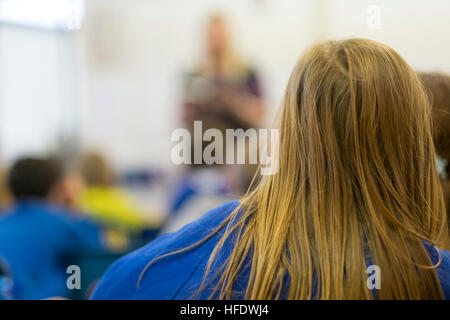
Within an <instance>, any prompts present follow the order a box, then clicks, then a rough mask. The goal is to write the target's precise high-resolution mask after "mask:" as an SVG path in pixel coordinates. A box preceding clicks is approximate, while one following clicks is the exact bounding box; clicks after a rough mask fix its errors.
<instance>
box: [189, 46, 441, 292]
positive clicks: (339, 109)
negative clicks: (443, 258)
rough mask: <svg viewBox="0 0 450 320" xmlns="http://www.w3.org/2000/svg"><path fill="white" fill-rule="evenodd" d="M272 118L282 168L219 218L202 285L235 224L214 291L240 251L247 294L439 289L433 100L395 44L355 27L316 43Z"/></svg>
mask: <svg viewBox="0 0 450 320" xmlns="http://www.w3.org/2000/svg"><path fill="white" fill-rule="evenodd" d="M278 128H279V130H280V153H279V170H278V172H277V173H276V174H274V175H271V176H265V177H263V178H262V179H261V180H260V181H259V182H258V183H257V184H256V186H254V188H253V189H251V191H249V192H248V194H247V195H246V196H245V197H244V198H243V199H242V200H241V202H240V205H239V207H238V208H237V209H236V210H235V211H234V212H233V213H232V214H231V216H230V217H229V218H228V219H227V220H226V221H225V222H224V223H223V224H222V225H221V226H219V228H225V227H226V226H227V225H228V227H226V230H225V233H224V235H223V236H222V237H221V239H220V240H219V243H218V244H217V245H216V247H215V249H214V251H213V253H212V255H211V257H210V259H209V262H208V266H207V270H206V274H205V278H204V279H205V280H204V282H203V284H202V286H201V288H200V290H202V288H204V286H205V281H206V279H207V278H208V276H209V275H212V273H213V269H214V268H213V267H212V266H213V265H214V262H215V261H216V258H217V257H218V255H219V251H220V250H221V249H223V248H224V246H227V245H230V241H227V240H230V237H231V235H232V234H233V237H232V238H233V241H232V242H233V245H234V248H233V249H232V251H231V254H230V255H229V256H228V258H227V260H226V262H225V263H224V264H223V266H222V268H221V269H220V270H219V272H217V273H216V272H214V273H215V274H217V279H216V280H215V282H214V283H215V288H214V290H213V292H212V294H211V298H212V297H217V298H222V299H223V298H226V299H229V298H232V297H233V288H234V285H235V282H236V279H237V278H238V276H239V274H241V271H242V269H243V268H244V261H245V259H246V258H248V257H250V260H251V267H250V275H249V280H248V283H247V286H246V290H245V298H246V299H279V298H288V299H312V298H315V299H373V298H375V297H376V298H380V299H425V298H442V297H443V294H442V289H441V287H440V284H439V281H438V278H437V276H436V272H435V268H436V267H437V266H438V264H439V263H440V261H438V262H437V264H436V265H433V263H432V261H431V259H430V257H429V254H428V252H427V249H426V248H425V246H424V243H423V241H426V242H429V243H430V244H432V245H435V244H437V243H439V242H440V241H443V239H446V235H445V234H444V230H445V229H444V227H445V225H446V224H445V222H446V216H445V208H444V202H443V197H442V192H441V188H440V185H439V180H438V175H437V170H436V163H435V150H434V145H433V140H432V134H431V117H430V104H429V101H428V99H427V96H426V94H425V93H424V90H423V88H422V85H421V83H420V81H419V79H418V76H417V75H416V73H415V72H414V71H413V70H412V69H411V68H410V67H409V66H408V64H407V63H406V62H405V61H404V60H403V59H402V58H401V57H400V56H399V54H397V53H396V52H395V51H394V50H393V49H391V48H389V47H387V46H385V45H382V44H380V43H376V42H373V41H369V40H364V39H350V40H345V41H329V42H326V43H323V44H320V45H318V46H315V47H314V48H312V49H311V50H309V51H308V52H307V53H306V54H305V55H304V56H303V57H302V58H301V59H300V61H299V62H298V63H297V65H296V66H295V68H294V71H293V73H292V75H291V77H290V79H289V83H288V85H287V89H286V93H285V96H284V100H283V103H282V105H281V108H280V110H279V121H278ZM230 223H231V224H232V227H230ZM216 232H217V230H216V231H214V232H213V233H212V234H211V235H210V236H212V235H213V234H215V233H216ZM207 238H208V237H207ZM203 241H205V240H202V241H201V242H203ZM196 245H198V243H197V244H194V245H192V246H189V247H188V248H186V249H190V248H193V247H195V246H196ZM368 259H369V260H370V262H371V263H372V264H375V265H377V266H378V267H379V268H380V271H381V289H380V290H377V291H376V294H374V292H373V291H372V290H371V289H368V288H367V278H368V274H367V262H368ZM439 260H440V259H439Z"/></svg>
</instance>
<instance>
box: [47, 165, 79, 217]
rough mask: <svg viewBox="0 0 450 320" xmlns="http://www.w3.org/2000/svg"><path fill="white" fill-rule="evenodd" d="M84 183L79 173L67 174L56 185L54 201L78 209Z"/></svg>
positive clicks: (53, 193)
mask: <svg viewBox="0 0 450 320" xmlns="http://www.w3.org/2000/svg"><path fill="white" fill-rule="evenodd" d="M83 189H84V183H83V180H82V179H81V177H80V176H79V175H78V174H75V173H70V174H67V175H66V176H65V177H64V178H63V179H61V181H60V182H59V183H58V184H57V185H56V186H55V188H54V190H53V192H52V195H53V200H54V202H56V203H58V204H59V205H62V206H64V207H66V208H69V209H75V210H76V209H78V208H79V202H80V196H81V193H82V192H83Z"/></svg>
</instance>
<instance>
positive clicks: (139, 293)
mask: <svg viewBox="0 0 450 320" xmlns="http://www.w3.org/2000/svg"><path fill="white" fill-rule="evenodd" d="M238 204H239V202H238V201H233V202H229V203H226V204H224V205H222V206H220V207H218V208H216V209H213V210H211V211H209V212H208V213H206V214H205V215H204V216H203V217H202V218H200V219H199V220H196V221H194V222H193V223H191V224H189V225H187V226H185V227H184V228H182V229H181V230H179V231H177V232H175V233H172V234H166V235H163V236H161V237H159V238H158V239H156V240H155V241H153V242H151V243H149V244H148V245H146V246H145V247H143V248H141V249H139V250H137V251H134V252H132V253H130V254H128V255H126V256H125V257H123V258H121V259H119V260H118V261H117V262H115V263H114V264H113V265H112V266H111V267H110V268H109V269H108V271H107V272H106V273H105V275H104V276H103V278H102V280H101V281H100V282H99V284H98V286H97V288H96V289H95V291H94V293H93V295H92V299H100V300H109V299H112V300H114V299H139V300H140V299H142V300H144V299H155V300H170V299H193V298H196V299H207V298H208V297H209V296H210V294H211V293H212V290H213V288H214V287H215V285H214V279H217V278H216V276H215V274H216V273H215V271H214V269H215V268H214V267H213V268H212V271H211V276H210V277H209V278H207V279H206V282H205V283H206V287H205V288H206V289H205V290H204V291H201V292H200V293H199V294H198V288H199V287H200V284H201V283H202V280H203V277H204V272H205V268H206V264H207V262H208V259H209V257H210V255H211V252H212V250H213V248H214V247H215V246H216V244H217V242H218V241H219V239H220V237H221V236H222V235H223V233H224V231H225V230H224V228H222V229H221V231H220V232H218V233H217V234H216V235H214V236H212V237H211V238H210V239H209V240H207V241H206V242H204V243H203V244H201V245H199V246H197V247H195V248H194V249H191V250H189V251H186V252H183V253H179V254H175V255H173V256H168V257H164V258H162V259H161V260H159V261H157V262H156V263H154V264H153V265H152V266H151V267H150V269H148V271H147V272H146V273H144V275H143V277H142V281H141V282H140V286H139V287H138V280H139V277H140V275H141V274H142V271H143V270H144V268H145V267H146V265H147V264H148V263H149V262H150V261H152V259H154V258H155V257H159V256H161V255H163V254H165V253H169V252H172V251H175V250H177V249H182V248H185V247H187V246H189V245H191V244H193V243H196V242H197V241H199V240H201V239H203V238H204V237H205V236H207V235H209V234H210V233H211V232H212V231H213V230H215V228H216V227H218V226H219V225H220V224H221V222H223V221H224V219H226V218H227V217H228V216H229V214H230V213H231V212H232V211H233V210H234V209H235V208H236V207H237V206H238ZM227 241H230V243H229V244H228V245H225V248H224V250H223V251H222V252H220V253H219V254H218V258H217V259H218V260H217V263H216V264H215V265H216V266H221V265H223V264H224V263H225V261H226V258H227V257H228V256H229V254H230V253H231V250H232V248H233V235H232V236H231V237H230V238H229V240H227ZM426 246H427V249H428V251H429V253H430V256H431V259H432V261H433V262H436V261H437V253H436V250H435V249H434V248H432V247H431V246H429V245H426ZM440 253H441V256H442V263H441V265H440V266H439V267H438V268H437V276H438V278H439V280H440V283H441V285H442V288H443V290H444V294H445V296H446V297H448V298H450V252H448V251H440ZM243 265H244V267H243V269H242V272H241V273H240V275H239V277H238V279H237V281H236V282H235V286H234V288H233V296H232V298H233V299H243V298H244V296H245V288H246V284H247V283H248V279H249V271H250V260H249V259H248V258H247V260H246V261H244V264H243Z"/></svg>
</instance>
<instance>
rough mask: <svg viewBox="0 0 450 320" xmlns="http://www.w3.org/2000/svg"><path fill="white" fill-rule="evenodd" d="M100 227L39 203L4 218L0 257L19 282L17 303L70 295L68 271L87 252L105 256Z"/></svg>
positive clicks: (16, 283) (15, 293)
mask: <svg viewBox="0 0 450 320" xmlns="http://www.w3.org/2000/svg"><path fill="white" fill-rule="evenodd" d="M104 250H105V249H104V247H103V245H102V241H101V236H100V229H99V228H98V227H97V226H96V225H94V224H91V223H90V222H89V221H87V220H85V219H82V218H77V217H74V216H73V215H72V214H71V213H69V212H67V211H65V210H63V209H61V208H59V207H56V206H53V205H50V204H47V203H45V202H42V201H38V200H24V201H19V203H18V204H17V205H15V206H14V207H12V208H11V209H9V210H8V211H6V212H3V213H1V214H0V256H2V257H3V258H4V260H5V261H6V262H7V264H8V266H9V269H10V271H11V274H12V278H13V280H14V286H13V289H12V296H13V297H14V298H15V299H43V298H48V297H55V296H60V297H70V294H71V293H70V291H69V290H68V289H67V284H66V281H67V278H68V277H69V276H70V274H67V273H66V270H67V267H68V266H69V265H71V264H73V263H74V262H75V258H76V257H77V256H78V255H80V254H82V253H83V252H91V251H92V252H102V251H104Z"/></svg>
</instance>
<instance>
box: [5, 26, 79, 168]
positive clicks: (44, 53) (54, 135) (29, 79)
mask: <svg viewBox="0 0 450 320" xmlns="http://www.w3.org/2000/svg"><path fill="white" fill-rule="evenodd" d="M68 45H69V42H68V39H67V38H66V37H65V36H64V35H62V34H60V33H57V32H49V31H43V30H35V29H29V28H22V27H17V26H8V25H0V52H1V53H0V156H1V157H2V158H4V159H6V160H8V161H11V160H13V159H14V158H15V157H17V156H18V155H20V154H23V153H42V152H47V151H49V150H50V149H51V148H54V147H56V144H57V143H58V139H59V137H60V136H61V134H63V133H68V132H70V131H69V130H73V129H74V128H71V124H72V123H73V116H72V114H71V113H72V109H73V108H72V107H71V104H72V102H73V100H74V99H75V97H73V88H74V87H75V85H74V80H75V79H74V77H73V76H72V74H70V72H69V70H70V69H71V66H72V65H73V63H74V61H73V60H72V59H70V57H71V52H72V50H71V49H70V48H68V47H67V46H68Z"/></svg>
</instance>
